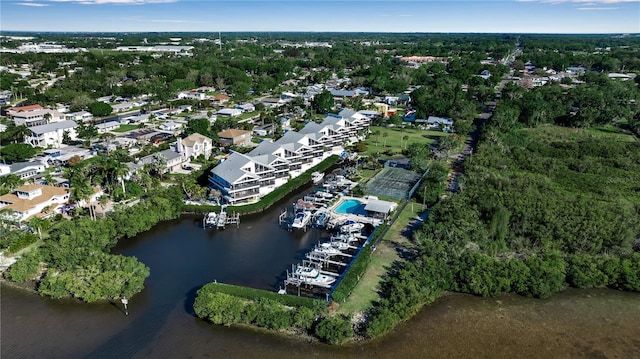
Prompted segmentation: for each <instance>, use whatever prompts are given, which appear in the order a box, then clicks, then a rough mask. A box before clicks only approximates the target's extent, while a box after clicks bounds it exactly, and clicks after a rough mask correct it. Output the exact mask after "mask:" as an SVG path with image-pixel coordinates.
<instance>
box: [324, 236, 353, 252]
mask: <svg viewBox="0 0 640 359" xmlns="http://www.w3.org/2000/svg"><path fill="white" fill-rule="evenodd" d="M353 238H355V237H353ZM321 246H322V247H327V246H329V247H332V248H335V249H337V250H338V251H340V253H342V251H346V250H347V249H349V241H347V242H343V241H331V242H327V243H322V244H321Z"/></svg>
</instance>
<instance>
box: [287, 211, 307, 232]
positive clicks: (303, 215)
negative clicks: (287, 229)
mask: <svg viewBox="0 0 640 359" xmlns="http://www.w3.org/2000/svg"><path fill="white" fill-rule="evenodd" d="M310 219H311V212H309V211H298V212H296V216H295V217H294V218H293V224H291V227H293V228H304V227H305V226H306V225H307V223H309V220H310Z"/></svg>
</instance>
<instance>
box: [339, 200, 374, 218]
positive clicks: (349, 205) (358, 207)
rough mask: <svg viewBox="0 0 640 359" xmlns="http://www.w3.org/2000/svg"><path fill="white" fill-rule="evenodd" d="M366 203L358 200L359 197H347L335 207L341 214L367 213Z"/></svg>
mask: <svg viewBox="0 0 640 359" xmlns="http://www.w3.org/2000/svg"><path fill="white" fill-rule="evenodd" d="M364 206H365V204H364V203H362V202H360V201H358V200H357V199H346V200H344V201H342V202H341V203H340V204H339V205H338V207H336V208H335V209H334V211H335V212H336V213H340V214H346V213H349V214H362V215H364V214H366V212H365V210H364Z"/></svg>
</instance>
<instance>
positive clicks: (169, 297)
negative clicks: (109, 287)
mask: <svg viewBox="0 0 640 359" xmlns="http://www.w3.org/2000/svg"><path fill="white" fill-rule="evenodd" d="M293 200H294V198H288V199H286V200H285V201H284V202H283V203H282V204H281V205H277V206H274V207H273V208H272V209H270V210H268V211H265V212H263V213H261V214H260V215H257V216H245V217H242V218H241V224H240V227H239V228H236V227H234V226H229V227H227V228H226V229H224V230H220V231H217V230H203V229H202V227H201V225H200V220H201V217H194V216H185V217H182V218H181V219H179V220H176V221H171V222H166V223H162V224H160V225H158V226H156V227H154V228H153V229H152V230H151V231H149V232H147V233H144V234H142V235H140V236H138V237H136V238H134V239H130V240H126V241H122V242H121V243H119V245H118V246H117V247H116V248H115V249H114V252H115V253H122V254H126V255H134V256H136V257H138V258H139V259H140V260H141V261H142V262H144V263H145V264H146V265H147V266H149V267H150V268H151V276H150V277H149V278H148V279H147V281H146V282H145V289H144V291H142V292H141V293H139V294H137V295H136V296H134V297H133V298H131V299H130V301H129V315H128V316H125V314H124V312H123V310H122V305H121V304H120V303H97V304H83V303H78V302H76V301H74V300H52V299H49V298H41V297H39V296H38V295H36V294H32V293H28V292H25V291H23V290H20V289H15V288H12V287H8V286H6V285H5V284H4V283H3V284H2V286H1V288H0V289H1V302H0V305H1V308H0V320H1V321H0V323H1V327H0V330H1V332H0V345H1V352H0V354H1V355H0V357H2V358H85V357H86V358H134V357H135V358H182V357H213V358H216V357H227V358H283V357H286V358H302V357H305V358H308V357H322V358H324V357H334V358H352V357H363V356H370V357H375V358H403V359H405V358H428V357H434V358H443V357H492V358H497V357H505V358H506V357H509V358H512V357H527V358H534V357H540V358H543V357H544V358H548V357H619V358H632V357H636V358H640V295H638V294H634V293H622V292H616V291H611V290H604V289H599V290H582V291H580V290H568V291H565V292H563V293H559V294H557V295H555V296H554V297H552V298H551V299H548V300H536V299H530V298H523V297H519V296H515V295H505V296H501V297H498V298H476V297H471V296H466V295H459V294H451V295H448V296H445V297H443V298H441V299H440V300H438V301H437V302H436V303H434V304H433V305H431V306H429V307H427V308H425V309H423V310H422V311H421V312H420V313H419V314H418V315H417V316H416V317H415V318H413V319H411V320H410V321H408V322H406V323H403V324H401V325H400V326H399V327H398V328H397V330H395V331H394V332H393V333H392V334H390V335H389V336H387V337H385V338H382V339H379V340H374V341H368V342H361V343H356V344H353V345H349V346H346V347H339V348H338V347H331V346H328V345H324V344H320V343H309V342H306V341H304V340H301V339H295V338H290V337H285V336H282V335H278V334H273V333H267V332H264V331H261V330H257V329H251V328H240V327H231V328H228V327H223V326H216V325H211V324H209V323H206V322H205V321H203V320H200V319H198V318H196V317H195V316H194V315H193V313H192V309H191V305H192V304H193V300H194V297H195V291H196V290H197V289H198V288H199V287H200V286H202V285H203V284H205V283H208V282H211V281H213V280H217V281H219V282H224V283H232V284H240V285H247V286H251V287H255V288H263V289H268V290H277V289H278V288H279V286H281V285H282V279H283V278H284V275H285V270H286V269H287V268H289V267H290V265H291V264H293V263H296V262H298V261H300V260H301V259H302V258H303V257H304V254H305V253H306V252H307V251H308V250H309V249H310V248H311V247H312V246H313V245H314V244H315V243H316V242H317V241H319V240H321V239H323V237H324V236H325V234H324V233H323V232H320V231H315V230H313V231H308V232H301V231H294V232H288V231H286V230H284V229H281V228H279V226H278V215H279V214H280V212H281V210H282V209H283V208H284V207H285V206H286V205H287V204H290V203H292V202H293Z"/></svg>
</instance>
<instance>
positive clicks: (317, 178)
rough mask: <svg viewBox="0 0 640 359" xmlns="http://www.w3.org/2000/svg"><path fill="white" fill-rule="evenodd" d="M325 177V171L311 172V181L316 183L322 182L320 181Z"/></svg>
mask: <svg viewBox="0 0 640 359" xmlns="http://www.w3.org/2000/svg"><path fill="white" fill-rule="evenodd" d="M323 178H324V173H323V172H313V173H312V174H311V181H313V183H314V184H318V183H320V181H322V179H323Z"/></svg>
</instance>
